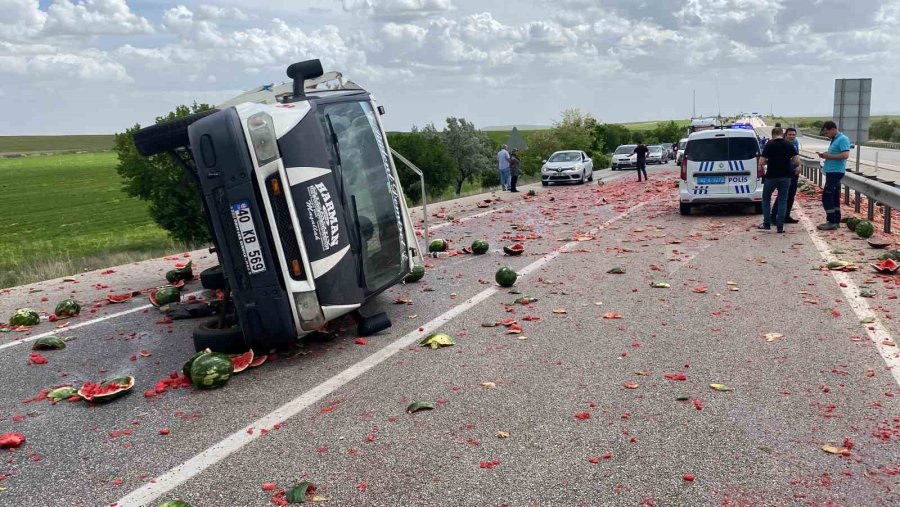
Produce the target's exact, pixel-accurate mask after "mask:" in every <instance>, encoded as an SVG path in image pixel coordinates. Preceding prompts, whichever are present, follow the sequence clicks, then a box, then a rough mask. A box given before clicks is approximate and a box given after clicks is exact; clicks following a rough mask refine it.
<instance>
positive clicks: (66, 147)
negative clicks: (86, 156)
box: [0, 134, 115, 154]
mask: <svg viewBox="0 0 900 507" xmlns="http://www.w3.org/2000/svg"><path fill="white" fill-rule="evenodd" d="M114 142H115V137H114V136H112V135H110V134H105V135H95V136H0V154H3V153H51V152H55V151H105V150H111V149H112V147H113V143H114Z"/></svg>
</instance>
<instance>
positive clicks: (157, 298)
mask: <svg viewBox="0 0 900 507" xmlns="http://www.w3.org/2000/svg"><path fill="white" fill-rule="evenodd" d="M179 301H181V289H179V288H178V287H173V286H171V285H166V286H165V287H160V288H158V289H154V290H152V291H150V304H152V305H153V306H155V307H157V308H159V307H160V306H165V305H167V304H170V303H177V302H179Z"/></svg>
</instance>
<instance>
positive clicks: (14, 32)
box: [0, 0, 47, 40]
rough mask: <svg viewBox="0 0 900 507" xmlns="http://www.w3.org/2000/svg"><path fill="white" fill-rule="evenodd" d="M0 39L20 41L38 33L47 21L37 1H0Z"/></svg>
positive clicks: (45, 14)
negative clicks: (0, 16) (0, 15)
mask: <svg viewBox="0 0 900 507" xmlns="http://www.w3.org/2000/svg"><path fill="white" fill-rule="evenodd" d="M0 12H2V13H3V18H2V19H0V39H6V40H21V39H27V38H30V37H33V36H35V35H37V34H38V33H40V31H41V29H42V28H43V27H44V23H46V21H47V13H46V12H44V11H42V10H41V9H40V6H39V5H38V1H37V0H0Z"/></svg>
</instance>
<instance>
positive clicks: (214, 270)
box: [200, 266, 225, 290]
mask: <svg viewBox="0 0 900 507" xmlns="http://www.w3.org/2000/svg"><path fill="white" fill-rule="evenodd" d="M200 285H202V286H203V288H204V289H207V290H225V272H224V271H222V266H213V267H211V268H206V269H204V270H203V271H201V272H200Z"/></svg>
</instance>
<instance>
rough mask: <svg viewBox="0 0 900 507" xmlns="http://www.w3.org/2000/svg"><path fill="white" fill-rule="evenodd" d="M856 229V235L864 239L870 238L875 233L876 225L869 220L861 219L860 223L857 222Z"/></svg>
mask: <svg viewBox="0 0 900 507" xmlns="http://www.w3.org/2000/svg"><path fill="white" fill-rule="evenodd" d="M855 230H856V235H857V236H859V237H860V238H863V239H866V238H869V237H871V236H872V235H873V234H875V226H874V225H872V222H869V221H868V220H860V221H859V223H858V224H856V229H855Z"/></svg>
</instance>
